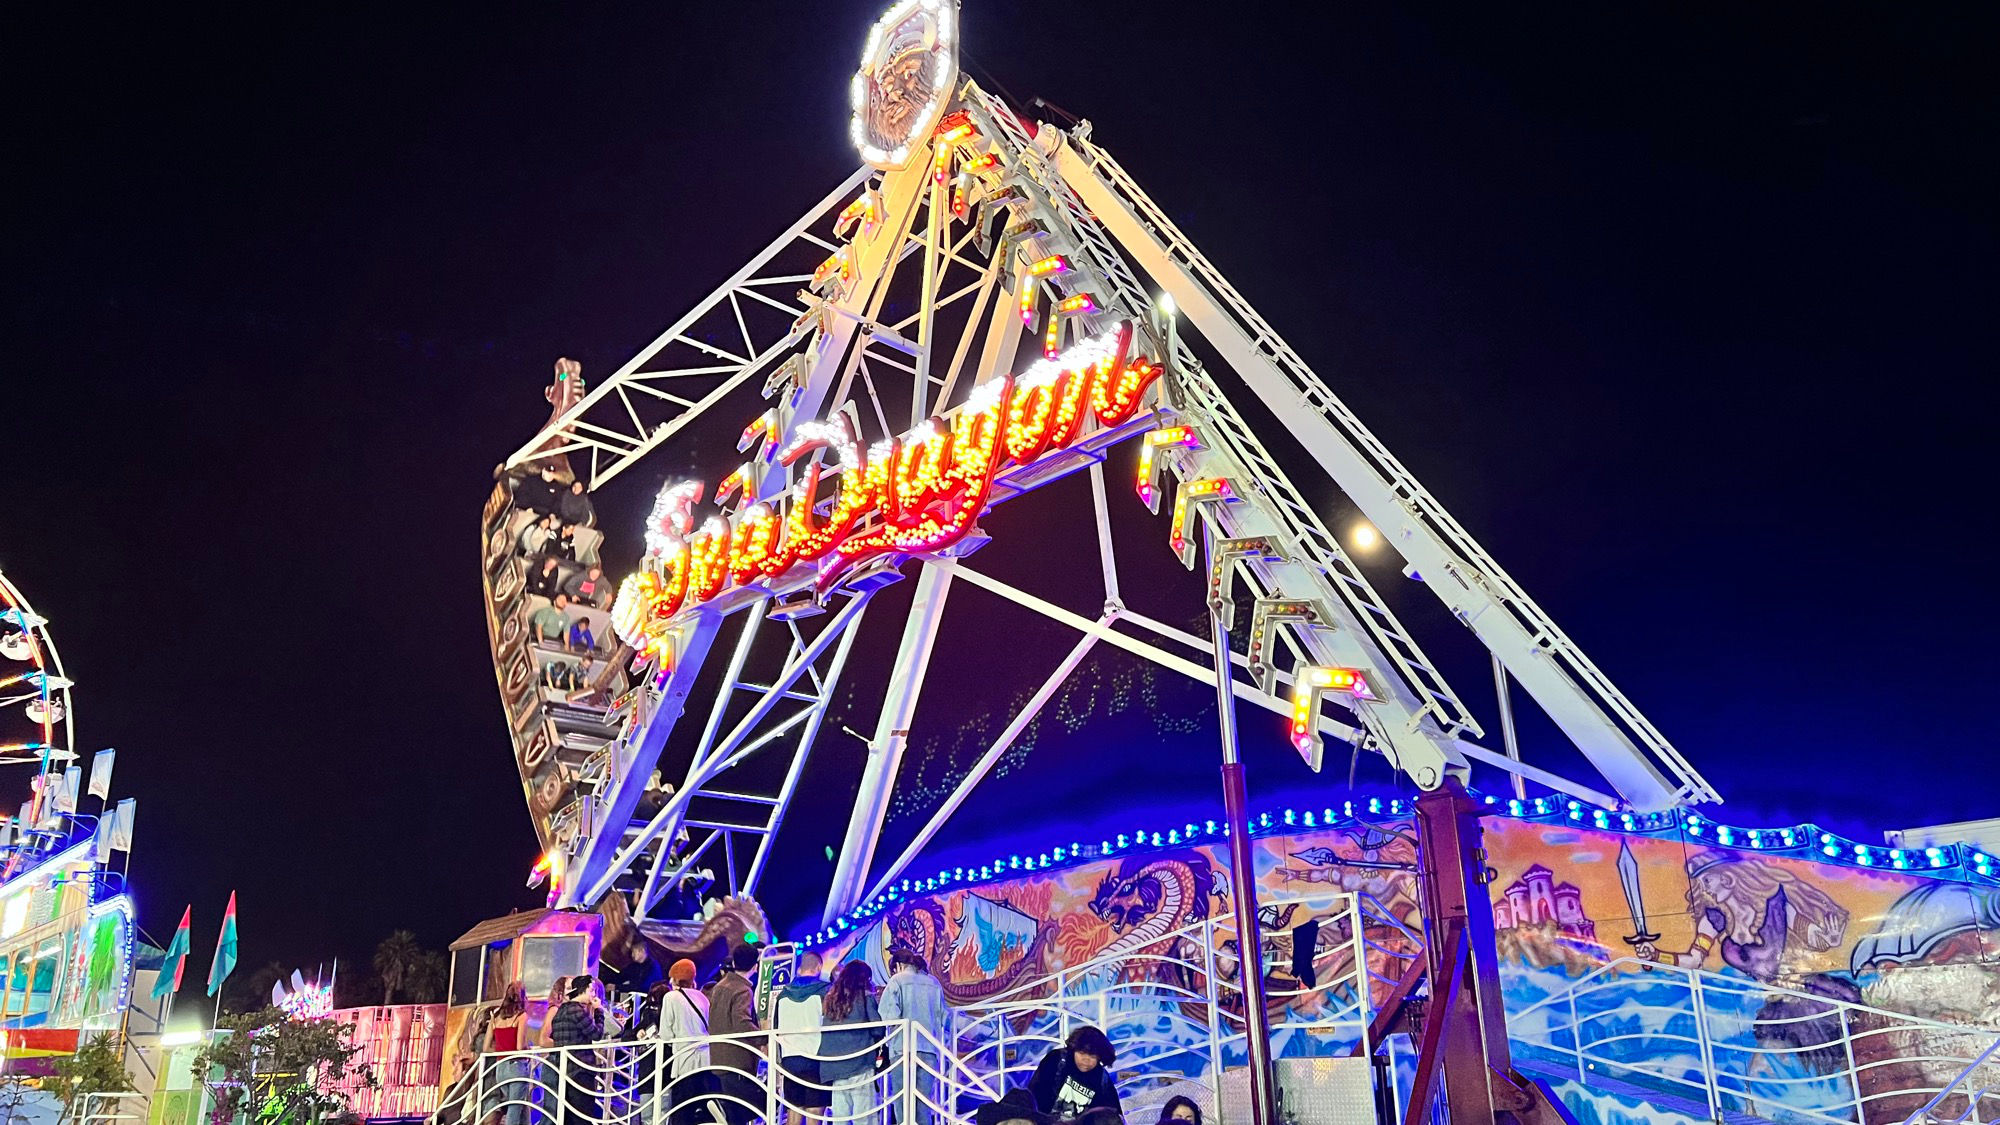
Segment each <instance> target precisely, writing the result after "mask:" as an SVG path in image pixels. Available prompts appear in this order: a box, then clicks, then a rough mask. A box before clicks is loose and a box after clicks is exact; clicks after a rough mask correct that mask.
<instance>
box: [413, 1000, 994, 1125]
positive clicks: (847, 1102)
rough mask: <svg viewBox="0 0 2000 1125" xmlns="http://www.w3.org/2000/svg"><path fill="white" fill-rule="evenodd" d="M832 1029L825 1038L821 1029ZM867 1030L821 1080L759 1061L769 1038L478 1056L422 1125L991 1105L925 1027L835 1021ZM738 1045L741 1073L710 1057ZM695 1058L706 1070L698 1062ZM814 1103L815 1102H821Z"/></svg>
mask: <svg viewBox="0 0 2000 1125" xmlns="http://www.w3.org/2000/svg"><path fill="white" fill-rule="evenodd" d="M828 1030H832V1029H828ZM839 1030H840V1031H843V1032H848V1031H862V1032H873V1033H875V1034H874V1035H873V1037H872V1038H873V1040H874V1041H873V1042H871V1043H870V1044H869V1045H867V1046H865V1047H861V1048H857V1049H855V1050H852V1051H847V1052H833V1053H828V1052H824V1051H822V1052H821V1053H820V1054H819V1056H818V1057H817V1059H816V1062H817V1064H818V1065H819V1066H820V1067H822V1068H828V1069H848V1068H850V1067H851V1068H855V1069H856V1070H857V1073H856V1074H854V1075H853V1076H850V1077H847V1078H842V1079H837V1080H827V1079H825V1078H816V1077H811V1076H808V1075H805V1074H796V1073H790V1072H788V1071H787V1070H786V1069H785V1067H784V1065H783V1062H782V1060H774V1059H772V1058H770V1057H769V1055H768V1051H767V1043H768V1040H769V1033H767V1032H750V1033H745V1034H737V1035H709V1036H702V1037H698V1038H681V1039H637V1040H631V1041H619V1042H606V1043H598V1044H592V1045H588V1046H574V1047H548V1048H539V1049H535V1050H527V1051H511V1052H496V1053H489V1054H485V1055H481V1056H479V1057H478V1058H476V1059H474V1060H472V1064H471V1065H470V1066H468V1067H466V1069H465V1070H464V1072H463V1073H462V1074H460V1075H459V1077H458V1078H457V1080H456V1081H454V1082H453V1083H452V1085H451V1087H450V1088H448V1089H447V1090H446V1091H445V1094H444V1096H443V1097H442V1098H441V1099H440V1103H439V1106H438V1109H437V1112H436V1113H435V1114H433V1115H432V1117H431V1119H430V1120H431V1121H432V1122H433V1123H434V1125H488V1123H493V1125H681V1123H683V1122H690V1123H692V1122H700V1123H703V1125H706V1123H707V1122H709V1121H712V1120H713V1121H730V1122H744V1121H764V1122H771V1123H773V1125H775V1123H777V1122H781V1121H784V1122H800V1121H804V1120H805V1119H806V1118H807V1117H810V1118H811V1119H812V1120H814V1121H815V1122H819V1123H823V1125H885V1123H886V1122H887V1121H889V1120H890V1117H889V1116H888V1114H889V1112H890V1111H891V1110H893V1111H894V1113H895V1117H894V1120H896V1121H899V1122H926V1121H935V1122H941V1123H954V1125H955V1123H959V1122H963V1121H965V1120H967V1119H969V1117H970V1115H971V1112H972V1108H973V1107H974V1106H976V1105H979V1104H983V1103H985V1102H989V1101H993V1100H995V1099H997V1098H998V1097H999V1096H1000V1091H998V1090H996V1089H994V1088H992V1087H991V1086H989V1085H987V1084H986V1083H985V1082H984V1081H983V1079H982V1078H981V1076H980V1075H978V1074H977V1073H975V1072H974V1071H973V1070H972V1069H971V1068H969V1067H967V1066H966V1065H964V1063H963V1062H962V1061H961V1060H960V1059H959V1058H957V1057H956V1056H955V1055H953V1054H952V1053H951V1051H950V1050H949V1049H948V1047H947V1046H946V1044H944V1043H942V1042H940V1041H939V1040H938V1039H937V1038H936V1037H935V1036H933V1035H932V1034H931V1033H930V1032H929V1031H928V1030H926V1029H925V1028H923V1027H921V1026H919V1025H916V1024H913V1023H910V1022H909V1021H897V1022H893V1023H892V1022H877V1023H868V1024H842V1025H840V1026H839ZM730 1046H738V1047H742V1048H745V1049H747V1050H748V1051H749V1052H750V1057H751V1058H752V1059H754V1060H755V1063H754V1065H752V1066H750V1067H748V1068H742V1067H735V1066H728V1065H721V1064H718V1063H717V1062H716V1060H715V1048H717V1047H724V1048H727V1047H730ZM704 1060H706V1061H704ZM821 1103H826V1104H824V1105H822V1104H821Z"/></svg>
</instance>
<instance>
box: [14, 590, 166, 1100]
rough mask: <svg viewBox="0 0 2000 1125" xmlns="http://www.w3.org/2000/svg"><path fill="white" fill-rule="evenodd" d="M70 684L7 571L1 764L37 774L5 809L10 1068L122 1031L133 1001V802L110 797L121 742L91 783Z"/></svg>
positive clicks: (93, 770) (94, 765) (99, 762)
mask: <svg viewBox="0 0 2000 1125" xmlns="http://www.w3.org/2000/svg"><path fill="white" fill-rule="evenodd" d="M70 687H71V681H70V680H69V678H68V677H67V676H66V675H65V674H64V672H63V664H62V657H61V655H60V654H59V653H58V652H57V649H56V644H55V638H54V637H53V636H52V635H51V633H50V630H49V621H48V619H47V618H45V617H43V616H42V615H41V614H39V613H37V612H35V608H34V606H33V605H31V604H30V603H29V602H28V599H27V598H26V597H25V596H24V595H23V594H22V593H21V591H20V590H19V589H18V588H16V587H15V585H14V584H13V583H12V582H10V581H8V579H7V578H6V576H5V575H0V740H4V744H0V765H6V766H12V767H26V768H27V770H28V771H30V776H29V777H28V779H27V781H28V784H27V787H26V793H25V795H26V796H27V797H28V798H29V799H28V800H27V801H26V802H25V803H24V804H22V805H21V806H20V810H19V813H18V814H17V815H11V816H4V817H0V1038H4V1043H5V1059H6V1064H5V1070H6V1071H7V1072H9V1073H19V1072H20V1071H22V1070H23V1069H27V1070H33V1069H35V1068H37V1067H39V1066H41V1065H43V1064H44V1063H45V1061H46V1060H47V1059H50V1058H54V1057H58V1056H61V1055H65V1054H68V1053H69V1052H71V1051H74V1050H75V1049H76V1047H77V1042H78V1036H79V1034H80V1033H82V1032H94V1031H115V1030H119V1029H121V1028H123V1027H124V1025H125V1019H126V1014H127V1008H128V1005H129V1000H130V986H131V977H132V958H133V943H134V937H135V934H136V929H137V927H136V919H135V917H134V909H133V904H132V899H131V897H130V896H129V895H128V894H127V893H126V892H125V887H124V883H125V873H124V871H123V870H119V869H117V861H116V855H117V853H119V852H123V853H125V854H126V856H127V857H128V860H127V862H128V863H129V856H130V851H131V836H132V816H133V809H134V804H133V802H132V801H131V800H129V799H127V800H124V801H119V802H116V803H114V802H113V801H112V799H111V776H112V764H113V761H114V760H115V759H114V752H113V751H110V750H102V751H99V752H98V753H97V754H96V755H95V756H94V757H93V760H92V762H91V765H90V776H89V781H88V783H87V784H86V782H85V781H84V768H83V766H82V765H81V764H80V763H79V762H78V760H77V753H76V733H75V731H76V727H75V714H74V711H73V709H72V707H71V701H70ZM15 776H16V777H18V773H16V774H15Z"/></svg>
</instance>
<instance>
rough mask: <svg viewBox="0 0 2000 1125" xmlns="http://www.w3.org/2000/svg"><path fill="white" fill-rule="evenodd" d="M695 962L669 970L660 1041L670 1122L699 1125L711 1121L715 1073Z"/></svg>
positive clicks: (676, 964) (678, 963) (704, 1000)
mask: <svg viewBox="0 0 2000 1125" xmlns="http://www.w3.org/2000/svg"><path fill="white" fill-rule="evenodd" d="M694 972H695V968H694V962H693V961H690V960H688V959H687V958H685V957H683V958H681V959H680V960H678V961H676V962H674V963H673V964H672V965H670V966H668V968H667V986H668V989H669V991H668V992H667V994H666V995H665V996H663V997H661V999H660V1038H661V1039H663V1040H666V1043H665V1044H664V1048H665V1050H666V1052H667V1059H668V1061H667V1078H668V1081H667V1097H666V1102H667V1121H668V1122H669V1125H696V1123H697V1122H706V1121H708V1120H710V1118H711V1115H712V1114H713V1113H714V1103H713V1102H712V1101H711V1100H710V1098H711V1096H712V1095H713V1094H714V1093H715V1073H714V1072H713V1071H711V1070H709V1068H708V1066H709V1055H708V1008H709V1005H708V997H706V996H704V995H702V991H701V989H699V988H696V987H695V986H694Z"/></svg>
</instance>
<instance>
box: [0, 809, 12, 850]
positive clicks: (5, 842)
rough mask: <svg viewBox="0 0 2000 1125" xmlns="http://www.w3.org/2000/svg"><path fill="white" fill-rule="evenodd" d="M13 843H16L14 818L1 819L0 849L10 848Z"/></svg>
mask: <svg viewBox="0 0 2000 1125" xmlns="http://www.w3.org/2000/svg"><path fill="white" fill-rule="evenodd" d="M13 843H14V818H13V817H11V816H10V817H5V818H0V848H4V847H8V846H10V845H12V844H13Z"/></svg>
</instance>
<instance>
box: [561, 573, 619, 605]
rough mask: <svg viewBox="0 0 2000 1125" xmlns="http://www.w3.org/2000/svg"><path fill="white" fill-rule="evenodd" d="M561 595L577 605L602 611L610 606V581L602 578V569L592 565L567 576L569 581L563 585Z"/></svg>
mask: <svg viewBox="0 0 2000 1125" xmlns="http://www.w3.org/2000/svg"><path fill="white" fill-rule="evenodd" d="M563 593H565V594H568V595H569V600H570V601H572V602H575V603H576V604H578V605H587V606H591V607H592V608H595V609H603V608H604V607H605V606H607V605H610V604H611V580H610V579H609V578H606V577H604V568H603V567H601V566H598V565H597V564H596V563H592V564H591V565H590V566H588V567H586V568H585V569H583V570H579V571H577V572H576V573H575V574H572V575H570V576H569V581H567V582H565V583H563Z"/></svg>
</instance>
